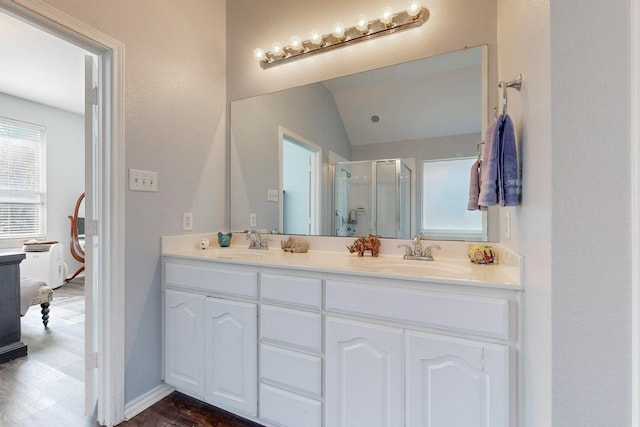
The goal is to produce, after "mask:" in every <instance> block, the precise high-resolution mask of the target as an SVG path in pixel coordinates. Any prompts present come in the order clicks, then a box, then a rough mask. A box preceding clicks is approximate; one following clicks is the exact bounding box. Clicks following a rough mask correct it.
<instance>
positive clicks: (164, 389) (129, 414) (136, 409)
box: [124, 383, 176, 420]
mask: <svg viewBox="0 0 640 427" xmlns="http://www.w3.org/2000/svg"><path fill="white" fill-rule="evenodd" d="M175 389H176V388H175V387H173V386H170V385H169V384H165V383H162V384H160V385H159V386H157V387H155V388H153V389H151V390H149V391H148V392H146V393H145V394H143V395H142V396H139V397H138V398H136V399H134V400H132V401H131V402H129V403H127V404H126V405H125V408H124V419H125V420H130V419H131V418H133V417H135V416H136V415H138V414H139V413H140V412H142V411H144V410H145V409H147V408H148V407H150V406H152V405H153V404H155V403H157V402H159V401H161V400H162V399H164V398H165V397H167V396H168V395H170V394H171V393H173V392H174V391H175Z"/></svg>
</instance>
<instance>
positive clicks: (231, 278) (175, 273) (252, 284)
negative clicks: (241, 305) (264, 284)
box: [164, 262, 258, 298]
mask: <svg viewBox="0 0 640 427" xmlns="http://www.w3.org/2000/svg"><path fill="white" fill-rule="evenodd" d="M164 275H165V282H166V284H167V285H176V286H186V287H189V288H193V289H201V290H203V291H211V292H216V293H222V294H228V295H237V296H242V297H249V298H256V296H257V294H258V292H257V290H258V274H257V273H256V272H245V271H243V272H238V271H231V270H225V269H220V268H206V267H197V266H193V265H184V264H177V263H173V262H168V263H166V264H165V266H164Z"/></svg>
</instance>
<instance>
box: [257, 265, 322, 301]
mask: <svg viewBox="0 0 640 427" xmlns="http://www.w3.org/2000/svg"><path fill="white" fill-rule="evenodd" d="M260 298H261V299H262V300H264V301H275V302H282V303H288V304H294V305H299V306H303V307H309V308H317V309H320V308H322V283H321V281H320V280H319V279H307V278H304V277H295V276H280V275H276V274H263V275H262V276H261V278H260Z"/></svg>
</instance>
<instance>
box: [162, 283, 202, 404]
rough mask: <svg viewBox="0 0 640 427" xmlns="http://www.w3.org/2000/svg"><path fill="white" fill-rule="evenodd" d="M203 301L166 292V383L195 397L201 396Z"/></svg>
mask: <svg viewBox="0 0 640 427" xmlns="http://www.w3.org/2000/svg"><path fill="white" fill-rule="evenodd" d="M204 299H205V297H204V296H202V295H194V294H190V293H187V292H180V291H174V290H167V291H166V292H165V310H164V327H165V353H164V354H165V381H166V382H167V383H169V384H171V385H173V386H175V387H177V388H178V390H181V391H186V392H189V393H190V394H193V395H196V396H204V357H203V356H204V341H203V338H204Z"/></svg>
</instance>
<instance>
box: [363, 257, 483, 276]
mask: <svg viewBox="0 0 640 427" xmlns="http://www.w3.org/2000/svg"><path fill="white" fill-rule="evenodd" d="M363 267H364V268H366V269H367V270H369V271H371V272H377V273H392V274H393V273H395V274H402V275H405V274H411V275H418V276H426V275H430V276H442V275H452V274H453V275H458V274H467V273H469V272H471V266H469V265H467V264H448V263H443V262H438V261H418V260H405V259H397V260H396V259H394V260H391V259H375V258H372V259H368V260H367V262H366V263H364V264H363Z"/></svg>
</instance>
